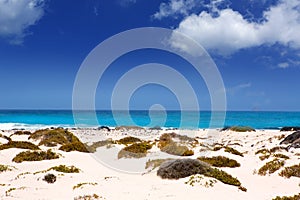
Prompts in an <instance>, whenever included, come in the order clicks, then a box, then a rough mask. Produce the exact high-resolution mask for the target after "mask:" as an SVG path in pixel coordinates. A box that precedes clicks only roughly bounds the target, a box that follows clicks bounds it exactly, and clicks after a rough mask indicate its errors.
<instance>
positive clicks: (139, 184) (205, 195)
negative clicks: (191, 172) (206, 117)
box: [0, 129, 300, 200]
mask: <svg viewBox="0 0 300 200" xmlns="http://www.w3.org/2000/svg"><path fill="white" fill-rule="evenodd" d="M34 131H35V130H31V132H32V133H33V132H34ZM70 131H71V132H72V133H74V134H75V135H76V136H77V137H78V138H79V139H80V140H81V141H82V142H84V143H90V144H91V143H92V142H96V141H100V140H105V139H107V138H111V139H112V140H118V139H121V138H124V137H126V136H134V137H138V138H140V139H143V140H147V141H148V140H151V141H154V140H155V139H157V140H158V139H159V137H160V135H161V134H163V133H172V132H175V133H178V134H181V135H188V136H190V137H193V138H196V140H197V141H198V144H197V145H195V146H193V147H192V150H193V151H194V155H192V156H184V157H185V158H187V157H188V158H197V157H200V156H206V157H213V156H225V157H228V158H230V159H234V160H236V161H237V162H238V163H240V167H236V168H228V167H222V168H219V169H221V170H223V171H225V172H227V173H228V174H230V175H232V176H233V177H236V178H237V179H238V180H239V181H240V182H241V185H242V186H243V187H244V188H246V189H247V191H246V192H245V191H242V190H240V189H239V188H238V187H237V186H233V185H228V184H224V183H222V182H220V181H218V180H216V179H214V178H209V177H204V176H200V175H199V177H200V178H199V181H195V182H194V183H193V186H192V185H190V184H186V182H187V181H189V180H190V178H191V176H189V177H186V178H181V179H178V180H168V179H162V178H161V177H159V176H157V173H156V172H157V168H156V169H154V170H152V171H151V168H148V169H145V166H146V162H147V161H148V160H149V159H151V160H154V159H159V158H183V156H174V155H169V154H167V153H162V152H160V149H159V148H158V147H157V145H154V146H153V147H152V148H151V150H149V151H148V153H147V156H146V157H144V158H120V159H118V151H119V150H121V149H122V148H124V147H125V146H124V145H121V144H114V145H111V146H110V147H109V148H107V147H99V148H98V149H97V152H96V153H94V154H93V153H83V152H77V151H72V152H65V151H61V150H58V148H59V145H58V146H56V147H45V146H43V145H41V146H40V148H41V149H42V150H47V149H52V151H53V152H56V153H58V154H60V158H58V159H53V160H43V161H24V162H21V163H16V162H13V161H12V159H13V158H14V157H15V156H16V155H17V154H18V153H20V152H22V151H26V150H24V149H18V148H9V149H4V150H0V159H1V160H0V164H1V165H5V166H8V167H9V169H10V170H6V171H2V172H0V199H3V200H6V199H7V200H8V199H28V200H33V199H51V200H52V199H53V200H54V199H55V200H58V199H62V200H65V199H89V198H90V199H107V200H119V199H131V200H132V199H153V200H154V199H155V200H156V199H178V200H180V199H189V200H192V199H197V200H198V199H211V200H214V199H216V200H217V199H223V200H227V199H228V200H232V199H241V200H246V199H248V200H252V199H259V200H271V199H273V198H275V197H276V196H293V195H296V194H298V193H299V191H300V179H299V177H290V178H285V177H282V176H279V175H278V174H279V173H280V172H281V171H282V170H283V169H284V167H287V166H292V165H296V164H299V163H300V149H299V148H298V149H296V148H290V149H289V150H288V151H286V150H279V151H278V152H276V153H280V154H284V155H286V156H288V157H289V159H282V161H284V166H283V167H281V168H280V169H279V170H277V171H275V172H274V173H272V174H268V173H267V174H266V175H265V176H263V175H258V171H259V169H260V168H261V167H262V166H263V165H264V164H266V163H267V162H269V161H272V160H273V159H274V155H273V154H272V153H270V157H269V158H267V159H265V160H261V159H260V158H259V156H261V155H262V154H256V152H257V151H258V150H260V149H264V148H265V149H272V148H273V147H277V146H279V143H280V141H282V140H283V138H284V137H286V136H287V135H289V134H291V133H292V132H280V131H279V130H256V132H233V131H230V130H227V131H222V132H220V131H218V130H203V129H201V130H197V131H190V130H180V131H179V130H151V131H150V130H147V131H145V130H112V131H110V132H108V131H106V130H97V129H77V130H70ZM14 132H16V130H14V131H13V130H4V131H2V132H1V134H2V136H10V135H11V134H13V133H14ZM210 132H211V133H210ZM212 136H214V137H212ZM0 139H1V140H0V143H1V144H5V143H7V141H6V140H5V139H4V138H3V137H2V138H0ZM11 139H12V140H13V141H30V142H32V143H35V144H38V143H39V142H38V141H35V140H33V139H30V140H28V135H13V136H11ZM212 139H213V141H212ZM215 143H219V146H220V145H224V146H228V147H232V148H234V149H236V150H237V151H239V152H241V153H242V154H243V157H242V156H239V155H234V154H232V153H229V152H225V151H224V150H225V149H224V148H221V149H220V150H217V151H213V150H212V149H213V147H216V146H218V145H217V144H215ZM281 146H284V145H281ZM279 159H281V158H279ZM130 163H134V164H132V165H131V164H130ZM58 165H66V166H75V167H77V168H79V169H80V172H79V173H63V172H58V171H55V170H49V171H47V172H46V171H44V170H47V169H49V168H51V167H54V166H58ZM136 165H139V166H136ZM126 171H127V172H126ZM48 173H52V174H54V175H55V176H56V181H55V182H54V183H47V182H46V181H44V180H43V179H44V176H45V175H46V174H48ZM194 177H195V176H194ZM196 177H197V175H196ZM210 183H211V184H210ZM84 195H86V196H85V197H86V198H84ZM88 195H90V196H88ZM80 196H81V198H79V197H80Z"/></svg>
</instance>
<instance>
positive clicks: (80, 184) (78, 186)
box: [73, 183, 98, 190]
mask: <svg viewBox="0 0 300 200" xmlns="http://www.w3.org/2000/svg"><path fill="white" fill-rule="evenodd" d="M84 185H93V186H95V185H98V183H78V184H77V185H75V186H73V190H75V189H78V188H81V187H82V186H84Z"/></svg>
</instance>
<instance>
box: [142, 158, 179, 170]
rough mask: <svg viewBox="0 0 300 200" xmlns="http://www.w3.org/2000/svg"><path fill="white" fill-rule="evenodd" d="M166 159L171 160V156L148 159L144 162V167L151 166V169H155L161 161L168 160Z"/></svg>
mask: <svg viewBox="0 0 300 200" xmlns="http://www.w3.org/2000/svg"><path fill="white" fill-rule="evenodd" d="M168 160H173V159H171V158H166V159H155V160H148V161H147V162H146V166H145V169H148V168H150V167H151V168H152V169H151V170H154V169H156V168H157V167H159V166H160V165H161V164H162V163H163V162H165V161H168Z"/></svg>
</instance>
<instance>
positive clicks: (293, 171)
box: [279, 164, 300, 178]
mask: <svg viewBox="0 0 300 200" xmlns="http://www.w3.org/2000/svg"><path fill="white" fill-rule="evenodd" d="M279 175H280V176H283V177H286V178H290V177H292V176H294V177H299V178H300V164H298V165H293V166H290V167H285V168H284V170H282V171H281V172H280V173H279Z"/></svg>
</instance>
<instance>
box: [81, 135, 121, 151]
mask: <svg viewBox="0 0 300 200" xmlns="http://www.w3.org/2000/svg"><path fill="white" fill-rule="evenodd" d="M114 144H116V141H114V140H112V139H111V138H108V139H106V140H101V141H97V142H93V143H92V144H91V145H88V144H85V146H86V148H87V150H88V151H89V152H91V153H95V152H96V151H97V148H99V147H103V146H106V147H109V146H111V145H114Z"/></svg>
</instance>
